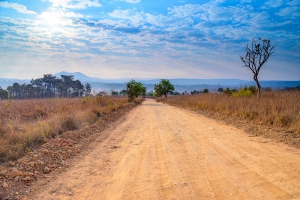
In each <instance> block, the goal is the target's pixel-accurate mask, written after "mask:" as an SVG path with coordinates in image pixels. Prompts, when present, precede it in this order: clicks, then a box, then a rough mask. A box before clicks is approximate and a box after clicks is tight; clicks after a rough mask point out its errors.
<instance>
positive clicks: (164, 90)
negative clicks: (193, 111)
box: [154, 79, 175, 98]
mask: <svg viewBox="0 0 300 200" xmlns="http://www.w3.org/2000/svg"><path fill="white" fill-rule="evenodd" d="M174 90H175V87H174V85H173V84H172V83H171V82H170V81H169V80H167V79H161V81H160V82H159V83H158V84H155V85H154V95H155V96H157V97H161V96H162V95H164V96H165V97H166V98H167V94H168V93H169V92H173V91H174Z"/></svg>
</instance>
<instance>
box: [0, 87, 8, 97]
mask: <svg viewBox="0 0 300 200" xmlns="http://www.w3.org/2000/svg"><path fill="white" fill-rule="evenodd" d="M0 99H8V91H7V90H3V89H2V88H1V87H0Z"/></svg>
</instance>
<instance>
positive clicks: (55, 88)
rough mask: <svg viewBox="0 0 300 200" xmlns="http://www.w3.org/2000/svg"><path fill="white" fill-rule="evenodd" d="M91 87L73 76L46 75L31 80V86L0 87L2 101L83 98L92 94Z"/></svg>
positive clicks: (17, 84) (15, 84)
mask: <svg viewBox="0 0 300 200" xmlns="http://www.w3.org/2000/svg"><path fill="white" fill-rule="evenodd" d="M91 89H92V88H91V85H90V84H89V83H86V84H85V85H83V84H82V83H81V81H79V80H74V76H73V75H61V77H60V78H57V77H56V76H53V75H52V74H44V75H43V77H42V78H37V79H31V81H30V83H29V84H26V83H24V84H21V85H20V84H19V83H14V84H13V85H11V86H8V87H7V89H6V90H4V89H2V88H1V87H0V99H8V98H10V99H31V98H71V97H82V96H84V95H85V96H86V95H89V94H90V93H91Z"/></svg>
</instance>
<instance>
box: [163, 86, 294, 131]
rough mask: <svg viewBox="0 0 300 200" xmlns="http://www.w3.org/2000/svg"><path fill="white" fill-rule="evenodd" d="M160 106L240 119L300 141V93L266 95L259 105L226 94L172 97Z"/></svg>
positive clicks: (252, 101)
mask: <svg viewBox="0 0 300 200" xmlns="http://www.w3.org/2000/svg"><path fill="white" fill-rule="evenodd" d="M158 101H159V102H163V103H167V104H170V105H173V106H177V107H181V108H187V109H190V110H195V111H198V110H201V111H209V112H215V113H219V114H222V115H225V116H228V117H236V118H239V119H244V120H247V121H251V122H254V123H257V124H260V125H266V126H271V127H274V128H275V127H276V128H283V129H285V130H288V131H291V132H293V133H295V135H296V136H297V135H298V136H299V137H300V91H269V92H263V93H262V95H261V98H260V99H259V101H257V99H256V97H255V95H253V96H252V97H232V96H228V95H225V94H223V93H221V94H219V93H211V94H200V95H181V96H170V97H169V98H167V99H165V98H159V99H158Z"/></svg>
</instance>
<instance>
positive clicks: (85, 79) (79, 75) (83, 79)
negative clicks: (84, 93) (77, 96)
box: [53, 71, 101, 82]
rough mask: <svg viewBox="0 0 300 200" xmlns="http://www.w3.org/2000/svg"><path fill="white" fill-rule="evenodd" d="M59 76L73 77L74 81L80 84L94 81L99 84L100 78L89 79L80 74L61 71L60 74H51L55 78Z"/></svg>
mask: <svg viewBox="0 0 300 200" xmlns="http://www.w3.org/2000/svg"><path fill="white" fill-rule="evenodd" d="M61 75H67V76H71V75H72V76H74V79H75V80H80V81H81V82H92V81H96V82H100V81H101V79H100V78H97V77H89V76H87V75H85V74H83V73H81V72H65V71H62V72H59V73H56V74H53V76H56V77H59V78H60V77H61Z"/></svg>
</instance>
